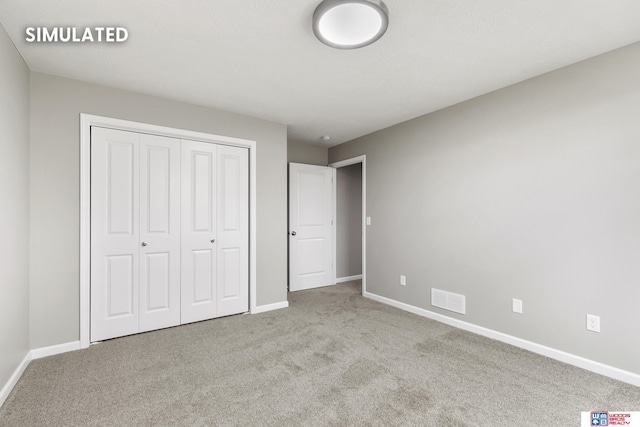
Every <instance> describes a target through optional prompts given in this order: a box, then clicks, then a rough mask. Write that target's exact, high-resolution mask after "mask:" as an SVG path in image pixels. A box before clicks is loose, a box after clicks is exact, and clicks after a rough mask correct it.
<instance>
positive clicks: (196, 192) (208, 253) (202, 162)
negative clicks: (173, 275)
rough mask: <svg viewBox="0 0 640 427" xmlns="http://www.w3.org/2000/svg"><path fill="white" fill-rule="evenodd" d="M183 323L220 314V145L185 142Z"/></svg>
mask: <svg viewBox="0 0 640 427" xmlns="http://www.w3.org/2000/svg"><path fill="white" fill-rule="evenodd" d="M181 175H182V183H181V186H182V196H181V197H182V226H181V230H182V236H181V237H182V243H181V253H182V261H181V307H182V310H181V320H180V321H181V323H189V322H196V321H199V320H204V319H211V318H213V317H216V316H217V303H216V301H217V287H216V280H217V257H216V255H215V254H216V250H217V242H216V224H217V218H216V215H217V211H216V202H215V201H216V196H217V188H216V178H217V147H216V145H214V144H207V143H202V142H195V141H187V140H183V141H182V171H181Z"/></svg>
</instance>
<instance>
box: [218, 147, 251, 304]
mask: <svg viewBox="0 0 640 427" xmlns="http://www.w3.org/2000/svg"><path fill="white" fill-rule="evenodd" d="M248 157H249V156H248V150H247V149H245V148H238V147H229V146H223V145H221V146H219V147H218V198H217V202H218V203H217V204H218V206H217V210H218V233H217V235H218V252H217V254H218V280H217V293H218V297H217V298H218V316H227V315H230V314H237V313H243V312H246V311H248V309H249V204H248V196H249V179H248V176H249V171H248V168H249V159H248Z"/></svg>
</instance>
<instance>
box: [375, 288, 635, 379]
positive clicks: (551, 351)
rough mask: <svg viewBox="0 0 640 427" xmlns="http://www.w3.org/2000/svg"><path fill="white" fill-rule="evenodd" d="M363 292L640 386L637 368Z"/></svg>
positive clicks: (471, 330)
mask: <svg viewBox="0 0 640 427" xmlns="http://www.w3.org/2000/svg"><path fill="white" fill-rule="evenodd" d="M363 295H364V296H365V297H366V298H370V299H372V300H374V301H378V302H381V303H383V304H387V305H391V306H393V307H396V308H399V309H401V310H404V311H408V312H410V313H413V314H417V315H418V316H422V317H426V318H429V319H432V320H436V321H438V322H441V323H445V324H447V325H449V326H453V327H455V328H459V329H464V330H465V331H469V332H473V333H474V334H478V335H482V336H484V337H487V338H491V339H494V340H498V341H502V342H504V343H507V344H511V345H513V346H516V347H519V348H523V349H525V350H529V351H531V352H533V353H537V354H541V355H543V356H546V357H550V358H551V359H555V360H559V361H560V362H564V363H567V364H569V365H573V366H577V367H579V368H582V369H586V370H587V371H591V372H595V373H597V374H600V375H604V376H606V377H610V378H613V379H616V380H619V381H623V382H625V383H629V384H633V385H635V386H638V387H640V375H639V374H636V373H633V372H629V371H624V370H622V369H619V368H616V367H613V366H609V365H605V364H604V363H600V362H596V361H594V360H590V359H586V358H584V357H582V356H576V355H575V354H571V353H567V352H564V351H561V350H557V349H555V348H551V347H547V346H544V345H542V344H537V343H534V342H531V341H527V340H524V339H522V338H518V337H514V336H512V335H507V334H504V333H502V332H498V331H494V330H493V329H488V328H484V327H482V326H478V325H474V324H473V323H468V322H464V321H462V320H458V319H454V318H451V317H447V316H443V315H442V314H438V313H434V312H432V311H429V310H425V309H423V308H419V307H416V306H413V305H409V304H405V303H403V302H399V301H395V300H392V299H390V298H385V297H381V296H380V295H376V294H372V293H370V292H364V294H363Z"/></svg>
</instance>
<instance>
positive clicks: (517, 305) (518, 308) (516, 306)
mask: <svg viewBox="0 0 640 427" xmlns="http://www.w3.org/2000/svg"><path fill="white" fill-rule="evenodd" d="M513 312H514V313H520V314H522V300H521V299H515V298H514V299H513Z"/></svg>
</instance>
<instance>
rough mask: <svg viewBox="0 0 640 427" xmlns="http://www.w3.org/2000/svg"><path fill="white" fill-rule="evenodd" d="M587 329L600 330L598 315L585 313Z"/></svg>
mask: <svg viewBox="0 0 640 427" xmlns="http://www.w3.org/2000/svg"><path fill="white" fill-rule="evenodd" d="M587 330H588V331H592V332H600V316H595V315H593V314H587Z"/></svg>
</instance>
